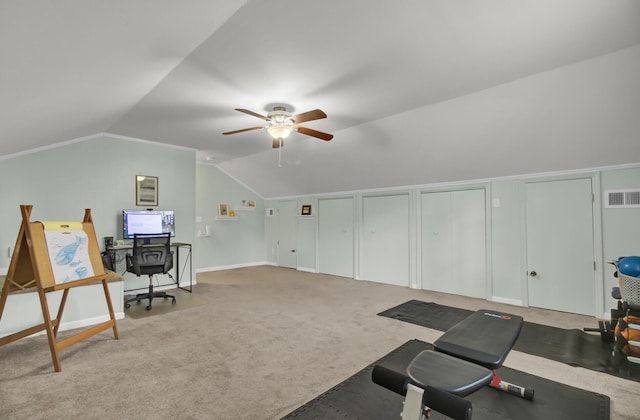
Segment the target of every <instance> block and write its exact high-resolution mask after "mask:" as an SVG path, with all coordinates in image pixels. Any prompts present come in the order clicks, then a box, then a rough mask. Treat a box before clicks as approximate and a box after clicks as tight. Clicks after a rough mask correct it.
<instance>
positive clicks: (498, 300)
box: [491, 296, 524, 306]
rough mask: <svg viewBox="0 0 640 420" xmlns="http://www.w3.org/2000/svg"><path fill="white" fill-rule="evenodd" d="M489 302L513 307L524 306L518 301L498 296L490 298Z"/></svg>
mask: <svg viewBox="0 0 640 420" xmlns="http://www.w3.org/2000/svg"><path fill="white" fill-rule="evenodd" d="M491 302H496V303H505V304H507V305H513V306H524V305H523V303H522V301H521V300H520V299H510V298H504V297H500V296H491Z"/></svg>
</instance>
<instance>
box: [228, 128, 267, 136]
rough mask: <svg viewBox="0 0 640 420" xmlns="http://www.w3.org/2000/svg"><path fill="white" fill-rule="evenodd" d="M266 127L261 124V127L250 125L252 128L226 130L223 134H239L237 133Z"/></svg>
mask: <svg viewBox="0 0 640 420" xmlns="http://www.w3.org/2000/svg"><path fill="white" fill-rule="evenodd" d="M263 128H264V127H262V126H260V127H250V128H243V129H242V130H234V131H225V132H224V133H222V134H225V135H227V134H237V133H244V132H245V131H252V130H261V129H263Z"/></svg>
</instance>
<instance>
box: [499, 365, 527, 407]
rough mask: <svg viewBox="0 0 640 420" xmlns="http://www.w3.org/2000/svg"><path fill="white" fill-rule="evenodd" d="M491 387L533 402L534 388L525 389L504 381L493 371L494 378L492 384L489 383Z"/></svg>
mask: <svg viewBox="0 0 640 420" xmlns="http://www.w3.org/2000/svg"><path fill="white" fill-rule="evenodd" d="M489 386H490V387H492V388H496V389H499V390H501V391H504V392H508V393H509V394H513V395H517V396H518V397H522V398H524V399H525V400H529V401H533V394H534V391H533V388H523V387H521V386H518V385H514V384H512V383H509V382H506V381H503V380H502V379H501V378H500V377H499V376H498V374H497V373H496V371H495V370H494V371H493V378H492V379H491V383H489Z"/></svg>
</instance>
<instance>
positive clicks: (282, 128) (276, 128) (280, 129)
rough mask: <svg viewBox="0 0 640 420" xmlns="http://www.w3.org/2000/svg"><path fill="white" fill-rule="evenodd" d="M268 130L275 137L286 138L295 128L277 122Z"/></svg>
mask: <svg viewBox="0 0 640 420" xmlns="http://www.w3.org/2000/svg"><path fill="white" fill-rule="evenodd" d="M267 131H268V132H269V134H270V135H271V137H273V138H274V139H286V138H287V137H288V136H289V134H291V131H293V128H292V127H290V126H287V125H284V124H282V125H280V124H276V125H272V126H271V127H268V128H267Z"/></svg>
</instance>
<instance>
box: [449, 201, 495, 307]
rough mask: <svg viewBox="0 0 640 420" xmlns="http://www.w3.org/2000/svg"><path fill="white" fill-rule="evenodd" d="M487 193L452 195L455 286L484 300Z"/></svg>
mask: <svg viewBox="0 0 640 420" xmlns="http://www.w3.org/2000/svg"><path fill="white" fill-rule="evenodd" d="M485 212H486V211H485V202H484V190H478V189H476V190H467V191H455V192H453V193H451V218H452V225H451V237H452V238H453V247H452V249H451V258H452V264H451V269H452V274H453V283H454V284H455V285H456V288H457V290H458V292H459V294H464V295H466V296H473V297H478V298H484V297H485V296H486V277H487V258H486V255H487V242H486V238H487V234H486V220H485V219H486V218H485Z"/></svg>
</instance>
